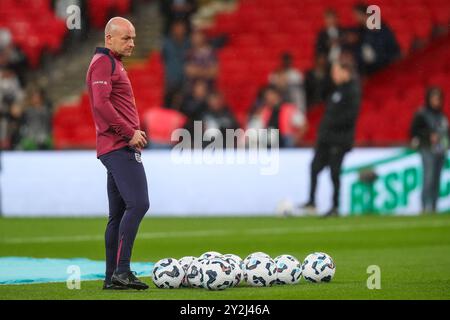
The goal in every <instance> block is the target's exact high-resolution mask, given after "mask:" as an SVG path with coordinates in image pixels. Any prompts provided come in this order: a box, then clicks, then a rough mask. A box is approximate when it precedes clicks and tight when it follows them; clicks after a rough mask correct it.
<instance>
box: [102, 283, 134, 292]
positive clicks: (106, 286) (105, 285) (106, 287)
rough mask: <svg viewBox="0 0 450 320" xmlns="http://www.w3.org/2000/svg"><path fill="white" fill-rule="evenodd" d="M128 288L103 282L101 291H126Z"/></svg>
mask: <svg viewBox="0 0 450 320" xmlns="http://www.w3.org/2000/svg"><path fill="white" fill-rule="evenodd" d="M128 289H129V288H128V287H126V286H122V285H120V286H118V285H117V284H114V283H111V282H106V281H105V282H103V290H128Z"/></svg>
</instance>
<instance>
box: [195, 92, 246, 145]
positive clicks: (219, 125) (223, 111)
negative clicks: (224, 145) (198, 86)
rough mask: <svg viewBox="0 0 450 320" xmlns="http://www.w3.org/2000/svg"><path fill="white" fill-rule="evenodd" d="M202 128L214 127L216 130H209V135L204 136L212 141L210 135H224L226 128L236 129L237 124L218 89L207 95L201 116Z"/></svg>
mask: <svg viewBox="0 0 450 320" xmlns="http://www.w3.org/2000/svg"><path fill="white" fill-rule="evenodd" d="M202 121H203V128H204V130H208V129H216V132H215V133H214V131H213V130H212V131H209V133H210V135H207V136H205V137H206V139H207V140H209V141H212V137H215V136H216V135H218V132H220V133H221V134H222V137H224V138H225V137H226V129H237V128H239V125H238V123H237V121H236V119H235V118H234V116H233V114H232V113H231V112H230V109H229V107H228V106H227V105H226V103H225V99H224V97H223V95H222V94H221V93H220V92H218V91H213V92H211V93H210V94H209V95H208V99H207V109H206V111H205V113H204V114H203V117H202Z"/></svg>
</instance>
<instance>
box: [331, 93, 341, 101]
mask: <svg viewBox="0 0 450 320" xmlns="http://www.w3.org/2000/svg"><path fill="white" fill-rule="evenodd" d="M341 99H342V93H340V92H339V91H336V92H335V93H333V95H332V96H331V101H333V102H334V103H338V102H339V101H341Z"/></svg>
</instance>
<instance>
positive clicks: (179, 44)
mask: <svg viewBox="0 0 450 320" xmlns="http://www.w3.org/2000/svg"><path fill="white" fill-rule="evenodd" d="M188 49H189V39H188V36H187V30H186V25H185V23H184V22H182V21H175V22H174V23H173V24H172V26H171V29H170V35H169V36H167V37H165V38H164V41H163V45H162V59H163V61H164V76H165V96H164V105H165V107H168V108H173V106H172V103H173V97H174V94H176V93H177V92H180V91H181V90H182V87H183V83H184V60H185V58H186V54H187V51H188Z"/></svg>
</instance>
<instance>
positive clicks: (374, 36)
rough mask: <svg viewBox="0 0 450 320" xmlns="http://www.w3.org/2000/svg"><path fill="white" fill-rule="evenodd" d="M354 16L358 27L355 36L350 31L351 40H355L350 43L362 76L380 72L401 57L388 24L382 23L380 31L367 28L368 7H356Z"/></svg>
mask: <svg viewBox="0 0 450 320" xmlns="http://www.w3.org/2000/svg"><path fill="white" fill-rule="evenodd" d="M353 16H354V19H355V20H356V22H357V24H358V27H357V28H356V29H354V32H353V36H352V32H351V31H349V39H353V40H352V41H350V42H353V44H354V48H355V50H356V52H355V53H356V61H358V64H359V68H360V71H361V73H362V74H371V73H373V72H375V71H378V70H380V69H382V68H384V67H385V66H387V65H388V64H390V63H392V62H393V61H395V60H397V59H398V58H399V57H400V55H401V51H400V46H399V45H398V42H397V39H396V38H395V35H394V33H393V32H392V30H391V29H390V28H389V26H388V25H387V24H386V23H384V22H383V21H381V28H380V29H373V30H371V29H369V28H368V27H367V18H368V15H367V5H365V4H357V5H355V6H354V7H353ZM355 32H356V33H355Z"/></svg>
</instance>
